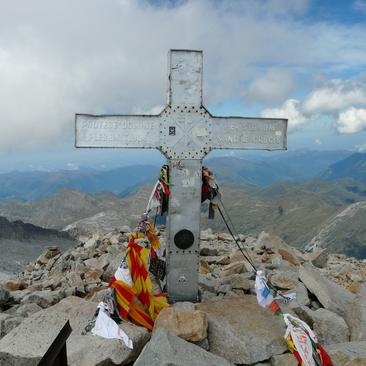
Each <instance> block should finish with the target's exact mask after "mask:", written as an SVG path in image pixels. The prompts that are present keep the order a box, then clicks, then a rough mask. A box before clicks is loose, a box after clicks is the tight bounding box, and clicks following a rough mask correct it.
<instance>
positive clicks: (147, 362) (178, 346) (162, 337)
mask: <svg viewBox="0 0 366 366" xmlns="http://www.w3.org/2000/svg"><path fill="white" fill-rule="evenodd" d="M187 365H189V366H230V365H231V364H230V362H229V361H227V360H225V359H224V358H222V357H219V356H216V355H214V354H212V353H209V352H207V351H205V350H204V349H202V348H201V347H198V346H196V345H194V344H192V343H190V342H186V341H184V340H183V339H181V338H179V337H177V336H176V335H174V334H172V333H170V332H168V331H166V330H165V329H162V328H158V329H156V330H154V331H153V333H152V336H151V340H150V342H149V343H148V344H147V345H146V346H145V348H144V349H143V350H142V352H141V354H140V356H139V357H138V359H137V360H136V362H135V363H134V366H187Z"/></svg>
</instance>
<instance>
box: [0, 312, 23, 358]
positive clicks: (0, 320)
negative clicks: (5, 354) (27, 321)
mask: <svg viewBox="0 0 366 366" xmlns="http://www.w3.org/2000/svg"><path fill="white" fill-rule="evenodd" d="M22 320H23V318H22V317H19V316H14V315H10V314H0V339H1V338H3V337H4V336H5V335H6V334H8V333H9V332H10V331H11V330H13V329H14V328H16V327H17V326H18V325H19V324H20V323H21V322H22ZM0 360H1V359H0ZM0 365H2V364H1V363H0Z"/></svg>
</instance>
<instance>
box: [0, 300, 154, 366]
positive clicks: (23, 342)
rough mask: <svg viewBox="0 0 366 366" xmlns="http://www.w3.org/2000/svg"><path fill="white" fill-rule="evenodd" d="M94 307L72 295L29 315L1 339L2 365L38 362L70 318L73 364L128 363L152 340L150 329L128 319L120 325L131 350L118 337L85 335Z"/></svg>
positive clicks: (70, 348) (69, 357)
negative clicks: (129, 341)
mask: <svg viewBox="0 0 366 366" xmlns="http://www.w3.org/2000/svg"><path fill="white" fill-rule="evenodd" d="M95 310H96V304H95V303H92V302H88V301H86V300H84V299H81V298H78V297H74V296H72V297H68V298H66V299H63V300H62V301H61V302H59V303H58V304H56V305H54V306H52V307H50V308H48V309H46V310H42V311H39V312H38V313H36V314H33V315H32V316H30V317H29V318H26V319H25V320H24V321H23V322H22V323H21V324H20V325H19V326H18V327H17V328H15V329H13V330H12V331H11V332H10V333H9V334H7V335H6V336H5V337H4V338H2V339H1V340H0V365H13V366H25V365H26V366H33V365H37V364H38V362H39V360H40V359H41V358H42V356H43V355H44V353H45V352H46V351H47V349H48V347H49V346H50V344H51V343H52V341H53V340H54V339H55V337H56V336H57V334H58V333H59V331H60V330H61V329H62V327H63V326H64V324H65V322H66V321H67V320H69V321H70V325H71V328H72V330H73V331H72V333H71V335H70V337H69V339H68V341H67V354H68V362H69V365H70V366H87V365H88V366H92V365H115V364H116V365H126V364H129V363H131V362H133V361H134V360H135V359H136V358H137V355H138V354H139V353H140V351H141V349H142V347H143V346H144V345H145V343H146V342H147V341H148V340H149V338H150V335H149V332H148V331H147V330H146V329H145V328H142V327H138V326H135V325H133V324H131V323H128V322H123V323H121V324H120V327H121V328H122V329H123V330H124V331H125V332H126V333H127V335H128V336H129V337H130V338H131V339H132V341H133V345H134V348H133V349H132V350H131V349H129V348H127V347H126V346H125V345H124V343H123V342H121V341H119V340H114V339H113V340H112V339H104V338H101V337H98V336H94V335H92V334H90V333H88V334H86V335H82V331H83V330H84V328H85V326H86V325H87V324H88V322H89V321H90V319H92V318H93V315H94V313H95Z"/></svg>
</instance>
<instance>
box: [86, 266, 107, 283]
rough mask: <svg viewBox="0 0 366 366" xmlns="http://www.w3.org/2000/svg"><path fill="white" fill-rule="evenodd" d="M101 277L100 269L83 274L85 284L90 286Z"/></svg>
mask: <svg viewBox="0 0 366 366" xmlns="http://www.w3.org/2000/svg"><path fill="white" fill-rule="evenodd" d="M102 275H103V271H102V270H100V269H90V270H88V271H86V272H85V283H86V284H87V285H88V284H91V283H96V282H98V281H99V280H100V278H101V277H102Z"/></svg>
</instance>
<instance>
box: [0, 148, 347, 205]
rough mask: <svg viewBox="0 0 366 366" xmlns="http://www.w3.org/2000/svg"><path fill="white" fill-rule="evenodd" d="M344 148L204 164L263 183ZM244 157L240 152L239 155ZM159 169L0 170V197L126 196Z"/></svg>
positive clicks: (308, 169) (325, 161)
mask: <svg viewBox="0 0 366 366" xmlns="http://www.w3.org/2000/svg"><path fill="white" fill-rule="evenodd" d="M350 154H351V153H350V152H349V151H293V152H291V151H286V152H266V153H263V154H260V155H258V156H257V155H250V156H249V155H248V156H247V157H245V158H236V157H216V158H210V157H208V158H207V159H206V160H205V161H204V164H205V165H207V166H209V167H210V168H211V169H212V170H213V171H214V172H215V175H216V176H217V178H218V179H219V180H220V181H225V183H226V184H230V185H233V186H235V185H237V184H245V185H249V184H253V185H259V186H266V185H269V184H272V183H274V182H278V181H284V180H287V181H302V180H304V179H309V178H314V177H317V176H319V175H321V174H322V173H323V172H324V171H325V170H326V169H327V168H328V167H329V166H330V165H331V164H333V163H335V162H338V161H340V160H341V159H344V158H346V157H348V156H349V155H350ZM244 156H245V155H244ZM159 170H160V168H159V167H158V166H153V165H132V166H127V167H122V168H118V169H113V170H107V171H105V170H101V171H97V170H93V169H86V168H82V169H80V170H72V171H70V170H61V171H57V172H39V171H31V172H10V173H6V174H0V199H1V198H9V199H13V198H14V199H23V200H41V199H45V198H48V197H50V196H52V195H53V194H54V193H56V192H58V191H59V190H61V189H64V188H68V189H76V190H79V191H81V192H84V193H87V194H95V193H98V192H112V193H114V194H116V195H121V196H124V195H128V194H131V193H133V192H136V189H137V188H138V187H140V186H141V185H143V184H145V183H151V184H152V183H153V181H154V180H155V179H156V178H157V177H158V176H159Z"/></svg>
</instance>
